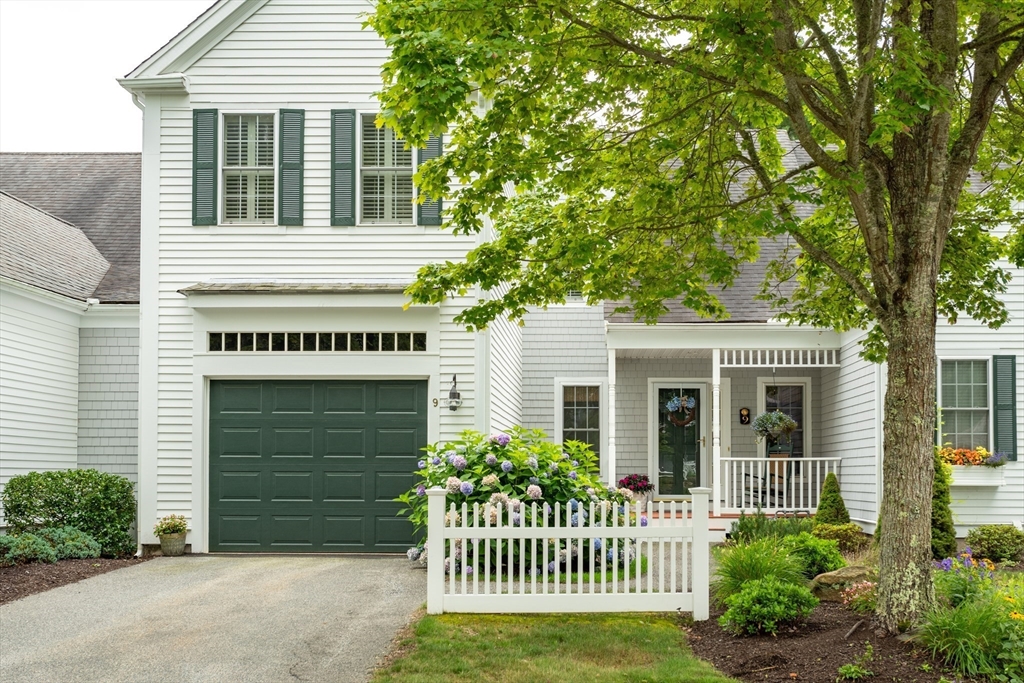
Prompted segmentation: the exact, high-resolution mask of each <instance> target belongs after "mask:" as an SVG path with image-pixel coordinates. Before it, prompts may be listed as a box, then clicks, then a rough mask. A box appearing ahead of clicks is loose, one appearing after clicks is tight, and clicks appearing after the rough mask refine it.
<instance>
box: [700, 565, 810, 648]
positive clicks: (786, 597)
mask: <svg viewBox="0 0 1024 683" xmlns="http://www.w3.org/2000/svg"><path fill="white" fill-rule="evenodd" d="M725 605H726V607H727V609H726V610H725V613H724V614H723V615H722V616H721V617H720V618H719V620H718V623H719V624H721V626H722V627H723V628H725V629H727V630H729V631H732V632H733V633H735V634H737V635H744V634H745V635H755V634H758V633H770V634H776V633H778V632H779V629H780V628H782V627H783V626H789V625H792V624H795V623H798V622H799V621H801V620H803V619H804V618H806V617H807V615H809V614H810V613H811V612H812V611H813V610H814V608H815V607H817V606H818V599H817V598H816V597H814V596H813V595H811V591H809V590H808V589H807V588H806V587H805V586H803V585H800V584H796V583H791V582H787V581H783V580H781V579H779V578H778V577H777V576H775V575H769V576H766V577H765V578H763V579H754V580H753V581H746V582H744V583H743V585H742V588H741V589H740V591H739V592H738V593H735V594H733V595H730V596H729V597H728V598H726V599H725Z"/></svg>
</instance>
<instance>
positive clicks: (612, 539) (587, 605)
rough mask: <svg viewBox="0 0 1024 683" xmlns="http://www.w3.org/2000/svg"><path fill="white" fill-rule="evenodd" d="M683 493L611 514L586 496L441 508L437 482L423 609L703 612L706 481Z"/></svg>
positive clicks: (705, 598) (431, 507) (703, 616)
mask: <svg viewBox="0 0 1024 683" xmlns="http://www.w3.org/2000/svg"><path fill="white" fill-rule="evenodd" d="M691 492H692V493H693V502H692V505H691V506H688V505H687V503H686V502H685V501H672V502H670V503H667V504H666V503H665V502H659V503H657V504H654V503H648V504H647V507H646V509H643V508H641V506H640V504H639V503H636V504H634V505H633V506H631V507H630V512H631V513H633V514H632V515H620V514H618V513H617V510H616V509H615V508H614V507H613V508H612V509H608V507H607V506H600V505H598V504H596V503H593V502H591V501H587V502H586V503H585V504H584V503H581V504H580V505H579V507H578V508H577V510H576V511H575V512H574V511H573V510H572V509H569V508H568V506H565V507H563V506H562V505H561V504H555V506H554V507H553V508H551V507H549V506H547V505H546V504H545V505H537V503H530V504H529V507H527V505H526V504H525V503H523V504H522V507H521V509H520V510H519V511H513V510H512V509H508V508H506V509H504V510H503V509H502V508H501V506H500V505H498V506H493V507H492V506H490V505H486V506H481V505H479V504H474V505H473V507H472V508H470V507H469V506H467V505H466V504H465V503H463V505H462V507H461V509H460V508H457V507H456V505H455V504H454V503H452V504H451V505H450V507H449V508H448V510H447V511H446V510H445V500H446V497H445V491H444V490H443V489H439V488H438V489H431V490H430V491H428V492H427V495H428V496H429V500H428V503H427V505H428V520H427V612H428V613H429V614H441V613H443V612H650V611H657V612H665V611H669V610H684V611H688V612H692V613H693V618H694V619H696V620H698V621H702V620H705V619H707V618H708V613H709V585H708V581H709V576H708V573H709V539H708V496H709V494H710V493H711V490H710V489H706V488H700V489H691ZM688 507H689V508H690V513H688V509H687V508H688ZM545 509H547V510H548V511H549V512H548V513H547V514H546V513H545ZM446 512H447V514H446ZM527 512H528V513H529V514H526V513H527ZM580 512H586V515H585V517H586V518H585V519H584V515H580V514H579V513H580ZM654 513H657V519H655V518H654ZM631 516H632V517H633V519H632V520H631V519H630V517H631ZM644 517H646V519H644ZM574 518H575V519H574ZM574 521H575V522H576V523H575V524H574V523H573V522H574ZM521 522H522V524H521ZM631 558H632V559H634V560H635V561H634V562H630V559H631ZM563 559H565V560H567V561H566V562H565V564H564V566H562V563H561V560H563ZM446 566H447V570H448V571H447V573H446ZM573 571H574V572H575V573H574V574H571V573H570V572H573Z"/></svg>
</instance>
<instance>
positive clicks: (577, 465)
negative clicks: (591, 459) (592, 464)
mask: <svg viewBox="0 0 1024 683" xmlns="http://www.w3.org/2000/svg"><path fill="white" fill-rule="evenodd" d="M572 466H573V467H579V466H580V461H579V460H573V461H572Z"/></svg>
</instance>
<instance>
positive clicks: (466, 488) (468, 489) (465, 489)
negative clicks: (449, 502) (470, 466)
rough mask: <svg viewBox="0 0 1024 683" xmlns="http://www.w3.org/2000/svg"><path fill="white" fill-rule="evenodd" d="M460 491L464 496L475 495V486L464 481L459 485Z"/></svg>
mask: <svg viewBox="0 0 1024 683" xmlns="http://www.w3.org/2000/svg"><path fill="white" fill-rule="evenodd" d="M459 490H460V491H462V494H463V495H465V496H468V495H469V494H471V493H473V485H472V484H470V483H469V482H468V481H464V482H462V484H460V485H459Z"/></svg>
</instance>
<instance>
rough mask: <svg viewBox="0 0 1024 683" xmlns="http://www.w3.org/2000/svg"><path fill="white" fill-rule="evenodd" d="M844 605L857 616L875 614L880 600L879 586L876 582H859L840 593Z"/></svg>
mask: <svg viewBox="0 0 1024 683" xmlns="http://www.w3.org/2000/svg"><path fill="white" fill-rule="evenodd" d="M840 595H841V596H842V599H843V604H844V605H846V606H847V607H849V608H850V609H851V610H853V611H854V612H856V613H857V614H874V612H875V606H876V604H877V600H878V584H877V583H875V582H874V581H858V582H857V583H854V584H851V585H850V586H849V587H847V588H845V589H843V591H842V593H840Z"/></svg>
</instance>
